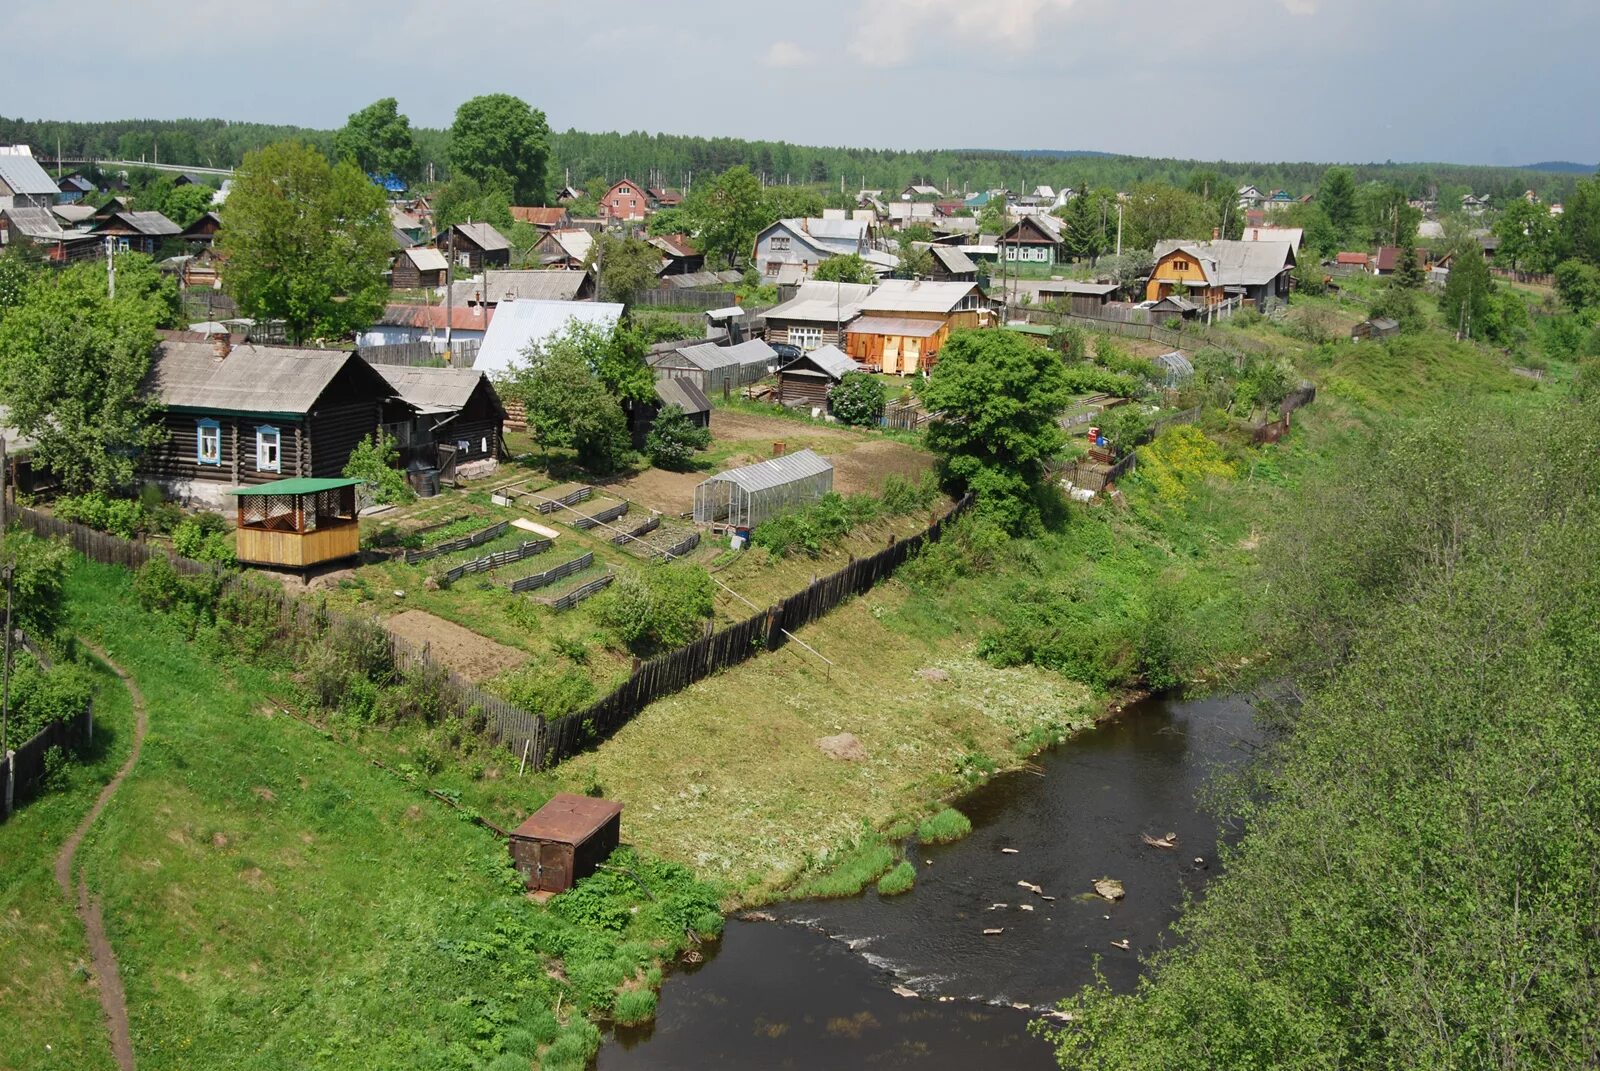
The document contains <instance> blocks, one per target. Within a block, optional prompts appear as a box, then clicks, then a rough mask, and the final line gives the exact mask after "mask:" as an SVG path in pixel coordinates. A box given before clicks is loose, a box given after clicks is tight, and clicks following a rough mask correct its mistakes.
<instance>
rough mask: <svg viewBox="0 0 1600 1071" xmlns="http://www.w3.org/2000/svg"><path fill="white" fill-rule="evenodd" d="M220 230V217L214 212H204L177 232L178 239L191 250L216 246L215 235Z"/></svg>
mask: <svg viewBox="0 0 1600 1071" xmlns="http://www.w3.org/2000/svg"><path fill="white" fill-rule="evenodd" d="M221 230H222V217H221V216H219V215H217V214H216V213H215V212H206V213H204V214H203V215H202V216H201V217H200V218H199V219H197V220H195V221H194V222H193V223H191V224H189V225H188V226H187V227H185V228H183V230H181V231H179V232H178V237H179V238H181V239H182V240H183V243H184V244H185V245H187V246H188V247H189V248H191V249H201V248H209V247H211V246H212V245H215V244H216V241H217V234H218V232H220V231H221Z"/></svg>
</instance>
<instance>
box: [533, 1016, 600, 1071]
mask: <svg viewBox="0 0 1600 1071" xmlns="http://www.w3.org/2000/svg"><path fill="white" fill-rule="evenodd" d="M598 1051H600V1031H599V1030H598V1029H596V1027H595V1025H594V1024H593V1023H591V1022H589V1020H587V1019H584V1018H582V1017H581V1016H574V1017H573V1020H572V1022H570V1023H568V1024H567V1026H566V1028H565V1029H564V1030H562V1032H561V1034H560V1036H558V1037H557V1038H556V1040H555V1041H554V1042H552V1043H551V1045H550V1047H549V1048H548V1049H546V1050H545V1053H544V1059H543V1060H541V1061H540V1065H539V1066H540V1067H542V1068H543V1069H544V1071H584V1069H585V1068H587V1067H588V1066H589V1060H590V1059H591V1058H592V1057H593V1056H594V1054H595V1053H596V1052H598Z"/></svg>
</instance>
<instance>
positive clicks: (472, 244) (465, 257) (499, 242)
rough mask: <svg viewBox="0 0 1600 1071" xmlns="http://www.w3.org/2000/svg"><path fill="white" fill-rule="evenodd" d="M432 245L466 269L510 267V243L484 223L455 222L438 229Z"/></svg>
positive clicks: (474, 270) (479, 269)
mask: <svg viewBox="0 0 1600 1071" xmlns="http://www.w3.org/2000/svg"><path fill="white" fill-rule="evenodd" d="M433 244H434V245H435V246H437V247H438V248H439V249H441V250H443V251H444V252H446V253H448V254H451V255H453V256H454V257H455V260H456V267H458V268H465V269H467V270H468V271H473V272H479V271H482V270H483V269H484V268H506V267H510V266H511V243H510V242H509V241H507V240H506V236H505V235H503V234H501V233H500V232H499V231H497V230H495V229H494V228H493V227H491V226H490V225H489V224H487V223H457V224H456V225H455V226H454V227H450V228H447V229H446V230H443V231H440V232H439V236H438V237H437V238H435V239H434V240H433Z"/></svg>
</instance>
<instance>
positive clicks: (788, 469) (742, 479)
mask: <svg viewBox="0 0 1600 1071" xmlns="http://www.w3.org/2000/svg"><path fill="white" fill-rule="evenodd" d="M832 471H833V462H831V461H829V460H828V459H827V458H825V457H822V456H821V455H820V454H817V453H814V452H813V451H811V450H797V451H795V452H794V453H792V454H784V455H783V456H782V457H774V458H770V459H769V460H766V461H760V462H757V463H756V464H754V465H746V466H745V467H744V468H742V469H729V470H728V471H726V472H719V473H717V474H716V475H715V476H713V477H711V478H710V479H709V480H706V481H705V482H706V483H731V484H736V485H737V486H738V487H739V488H740V489H741V490H744V491H749V492H754V491H766V490H769V489H770V488H773V487H782V486H783V485H784V484H789V483H794V482H795V481H796V480H805V479H809V478H811V477H812V476H820V475H822V474H823V473H825V472H827V473H831V472H832Z"/></svg>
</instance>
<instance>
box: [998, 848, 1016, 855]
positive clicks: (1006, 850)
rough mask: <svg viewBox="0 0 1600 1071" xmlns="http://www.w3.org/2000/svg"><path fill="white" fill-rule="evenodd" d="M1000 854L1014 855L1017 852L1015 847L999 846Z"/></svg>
mask: <svg viewBox="0 0 1600 1071" xmlns="http://www.w3.org/2000/svg"><path fill="white" fill-rule="evenodd" d="M1000 854H1001V855H1016V854H1017V850H1016V849H1015V848H1001V849H1000Z"/></svg>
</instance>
